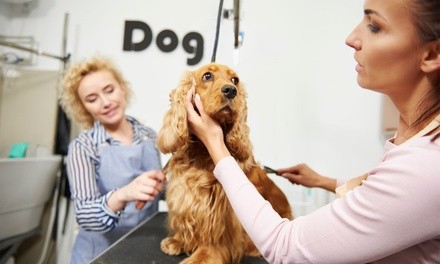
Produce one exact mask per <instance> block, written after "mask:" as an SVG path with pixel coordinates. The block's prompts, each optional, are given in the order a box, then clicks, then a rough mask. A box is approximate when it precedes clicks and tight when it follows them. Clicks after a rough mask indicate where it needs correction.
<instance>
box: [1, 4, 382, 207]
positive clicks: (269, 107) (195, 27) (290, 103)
mask: <svg viewBox="0 0 440 264" xmlns="http://www.w3.org/2000/svg"><path fill="white" fill-rule="evenodd" d="M224 8H232V0H226V1H225V3H224ZM217 9H218V1H206V0H205V1H202V0H198V1H197V0H187V1H177V0H162V1H148V0H130V1H108V0H87V1H81V0H60V1H55V0H33V1H32V2H31V3H30V4H29V5H28V6H27V7H23V6H22V5H10V4H1V3H0V21H1V22H2V23H1V24H0V34H2V35H25V36H33V37H34V38H35V40H36V42H37V45H38V48H40V49H42V50H45V51H48V52H52V53H55V54H62V53H63V26H64V19H65V15H66V14H68V26H67V29H68V30H67V52H68V53H71V55H72V60H73V61H74V60H77V59H81V58H84V57H86V56H89V55H92V54H95V53H96V52H99V53H102V54H109V55H111V56H112V57H113V58H114V59H115V60H116V61H117V62H118V64H119V65H120V66H121V68H122V70H123V72H124V74H125V75H126V77H127V79H128V80H129V81H130V82H131V85H132V87H133V89H134V92H135V95H136V98H135V100H134V101H133V102H132V105H131V107H130V109H129V113H130V114H132V115H134V116H136V117H138V118H139V119H140V120H141V121H143V122H145V123H146V124H148V125H150V126H151V127H153V128H154V129H156V130H158V129H159V128H160V126H161V122H162V117H163V114H164V113H165V111H166V110H167V109H168V94H169V92H170V90H171V89H172V88H174V87H175V86H176V85H177V82H178V80H179V78H180V76H181V75H182V73H183V72H184V71H186V70H188V69H192V68H193V67H192V66H188V65H187V64H186V59H187V58H188V57H190V56H189V54H188V53H186V52H185V51H184V50H183V48H182V46H181V44H179V46H178V47H177V48H176V50H174V51H173V52H170V53H163V52H161V51H160V50H159V49H158V48H157V46H156V45H155V44H154V43H153V44H152V45H150V46H149V47H148V48H147V49H145V50H143V51H140V52H124V51H123V50H122V43H123V34H124V21H125V20H139V21H143V22H145V23H147V24H148V25H149V26H150V27H151V29H152V31H153V33H154V35H155V36H156V35H157V33H158V32H160V31H162V30H164V29H171V30H173V31H174V32H176V34H177V35H178V37H179V40H182V38H183V36H184V35H185V34H187V33H188V32H190V31H196V32H199V33H201V34H202V35H203V38H204V41H205V54H204V57H203V60H202V62H201V64H203V63H207V62H209V61H210V59H211V55H212V47H213V41H214V36H215V26H216V16H217V11H218V10H217ZM241 15H242V17H241V26H242V28H241V30H242V31H244V33H245V35H244V42H243V45H242V46H241V48H240V49H238V50H234V48H233V23H232V21H230V20H222V24H221V32H220V40H219V47H218V52H217V62H220V63H225V64H228V65H230V66H233V68H235V69H236V70H237V71H238V73H239V74H240V77H241V80H242V81H244V82H245V84H246V87H247V89H248V94H249V98H248V108H249V119H248V120H249V125H250V128H251V139H252V142H253V145H254V151H255V156H256V158H257V160H258V161H260V162H261V163H262V164H264V165H268V166H271V167H274V168H278V167H284V166H290V165H293V164H296V163H298V162H306V163H308V164H309V165H311V166H312V167H313V168H314V169H316V170H317V171H318V172H321V173H322V174H325V175H329V176H333V177H339V178H346V177H353V176H357V175H360V174H361V173H363V172H365V171H366V170H368V169H369V168H371V167H372V166H373V165H374V164H375V163H376V162H377V161H378V160H379V159H380V156H381V152H382V138H381V133H380V126H381V97H380V95H378V94H375V93H373V92H371V91H367V90H364V89H362V88H359V87H358V85H357V83H356V72H355V70H354V66H355V61H354V59H353V53H354V52H353V50H352V49H351V48H349V47H347V46H346V45H345V44H344V41H345V38H346V36H347V35H348V34H349V33H350V32H351V30H352V29H353V28H354V27H355V26H356V25H357V23H358V22H359V21H360V20H361V18H362V16H363V10H362V1H352V0H339V1H327V0H314V1H300V0H278V1H263V0H243V1H242V12H241ZM4 21H5V23H3V22H4ZM137 38H142V36H139V35H138V36H137ZM153 41H154V40H153ZM0 52H2V48H1V47H0ZM199 65H200V64H199ZM199 65H196V66H199ZM30 67H32V68H41V69H51V70H54V69H55V70H56V69H61V63H60V62H59V61H57V60H54V59H51V58H46V57H43V56H39V57H38V58H37V59H36V62H35V64H34V65H32V66H30ZM166 158H167V157H166V156H164V159H166ZM275 180H276V182H277V183H278V184H280V186H281V187H282V188H283V189H284V190H285V191H286V193H287V194H288V196H289V198H290V199H291V202H292V203H293V204H294V206H295V208H296V214H297V215H299V214H304V213H308V212H310V211H311V210H313V209H315V208H316V207H318V206H320V205H322V204H323V203H325V202H327V200H328V197H327V194H325V192H318V191H316V190H313V191H310V190H302V189H301V188H299V187H296V186H293V185H291V184H290V183H287V182H286V181H285V180H284V179H275ZM309 198H310V199H309ZM302 205H305V206H302Z"/></svg>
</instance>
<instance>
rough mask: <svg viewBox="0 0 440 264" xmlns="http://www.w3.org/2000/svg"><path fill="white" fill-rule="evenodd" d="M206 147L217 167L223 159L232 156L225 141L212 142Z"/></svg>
mask: <svg viewBox="0 0 440 264" xmlns="http://www.w3.org/2000/svg"><path fill="white" fill-rule="evenodd" d="M206 147H207V149H208V152H209V155H210V156H211V158H212V161H213V162H214V164H215V165H217V163H218V162H219V161H220V160H221V159H223V158H225V157H228V156H231V154H230V153H229V150H228V148H227V147H226V145H225V143H224V142H223V140H220V141H216V142H211V143H210V144H207V146H206Z"/></svg>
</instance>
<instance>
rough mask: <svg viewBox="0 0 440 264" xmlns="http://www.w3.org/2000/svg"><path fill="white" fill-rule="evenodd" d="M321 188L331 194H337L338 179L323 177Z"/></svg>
mask: <svg viewBox="0 0 440 264" xmlns="http://www.w3.org/2000/svg"><path fill="white" fill-rule="evenodd" d="M319 187H320V188H322V189H325V190H327V191H330V192H335V189H336V179H333V178H329V177H325V176H322V179H321V184H320V186H319Z"/></svg>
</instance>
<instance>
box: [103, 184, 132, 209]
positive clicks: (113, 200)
mask: <svg viewBox="0 0 440 264" xmlns="http://www.w3.org/2000/svg"><path fill="white" fill-rule="evenodd" d="M125 196H126V195H125V192H124V190H123V189H122V188H121V189H116V190H115V191H114V192H113V193H112V194H111V195H110V197H109V198H108V199H107V206H108V207H109V208H110V209H111V210H112V211H114V212H117V211H121V210H123V209H124V208H125V206H126V205H127V201H126V200H127V199H126V198H125Z"/></svg>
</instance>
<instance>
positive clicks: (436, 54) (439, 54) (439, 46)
mask: <svg viewBox="0 0 440 264" xmlns="http://www.w3.org/2000/svg"><path fill="white" fill-rule="evenodd" d="M426 45H427V48H426V51H425V52H424V56H423V58H422V65H421V67H422V70H423V71H424V72H426V73H430V72H435V71H438V70H440V39H437V40H434V41H431V42H429V43H427V44H426Z"/></svg>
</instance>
